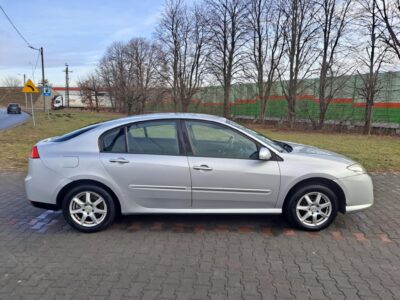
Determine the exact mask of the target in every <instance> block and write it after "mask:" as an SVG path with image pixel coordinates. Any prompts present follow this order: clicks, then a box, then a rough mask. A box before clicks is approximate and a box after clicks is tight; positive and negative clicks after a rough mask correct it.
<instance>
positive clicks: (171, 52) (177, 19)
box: [156, 0, 206, 111]
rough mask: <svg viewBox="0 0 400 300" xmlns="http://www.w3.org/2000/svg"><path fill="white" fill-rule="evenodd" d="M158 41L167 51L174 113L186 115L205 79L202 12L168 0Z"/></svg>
mask: <svg viewBox="0 0 400 300" xmlns="http://www.w3.org/2000/svg"><path fill="white" fill-rule="evenodd" d="M156 36H157V39H158V40H159V42H160V45H161V46H162V48H163V51H164V54H165V56H164V59H165V68H164V69H163V71H164V73H163V75H164V79H165V81H166V82H167V83H168V84H169V86H170V87H171V89H172V100H173V102H174V104H175V109H177V108H178V105H179V106H180V108H181V109H182V111H187V110H188V108H189V104H190V102H191V100H192V97H193V95H194V94H195V93H196V92H197V91H198V88H199V87H200V85H201V83H202V80H203V75H204V67H205V64H204V60H205V59H206V54H205V52H204V45H205V42H206V30H205V20H204V15H203V11H202V9H201V8H200V6H198V5H194V6H192V7H188V6H187V5H186V4H185V3H184V2H183V0H168V1H167V3H166V7H165V11H164V13H163V16H162V19H161V22H160V23H159V26H158V28H157V33H156Z"/></svg>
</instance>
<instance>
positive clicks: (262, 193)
mask: <svg viewBox="0 0 400 300" xmlns="http://www.w3.org/2000/svg"><path fill="white" fill-rule="evenodd" d="M184 129H186V133H185V134H186V135H187V137H186V138H187V139H188V142H189V144H190V148H191V152H192V153H191V154H190V155H189V156H188V160H189V167H190V173H191V178H192V203H193V208H208V209H210V208H220V209H221V208H225V209H230V208H274V207H275V204H276V200H277V196H278V192H279V185H280V171H279V166H278V162H277V161H273V160H270V161H262V160H259V159H258V149H259V146H258V144H257V143H256V142H255V141H253V140H252V139H250V138H249V137H247V136H245V135H243V134H242V133H240V132H238V131H237V130H235V129H232V128H230V127H228V126H226V125H222V124H219V123H214V122H205V121H197V120H186V121H185V126H184Z"/></svg>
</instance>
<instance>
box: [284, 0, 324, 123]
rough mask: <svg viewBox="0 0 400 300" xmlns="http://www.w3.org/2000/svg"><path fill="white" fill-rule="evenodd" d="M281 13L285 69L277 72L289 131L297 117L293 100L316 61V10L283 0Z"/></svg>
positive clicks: (306, 1) (303, 1)
mask: <svg viewBox="0 0 400 300" xmlns="http://www.w3.org/2000/svg"><path fill="white" fill-rule="evenodd" d="M280 9H281V10H282V12H283V15H284V24H285V27H284V28H285V30H284V37H285V44H286V50H285V59H286V62H287V66H286V68H285V69H284V70H279V76H280V82H281V85H282V90H283V94H284V96H285V99H286V101H287V103H288V123H289V127H290V128H292V127H293V125H294V121H295V117H296V97H297V95H298V93H299V92H300V88H301V87H302V84H303V82H304V79H306V78H307V77H308V76H310V75H311V72H310V71H311V69H312V67H313V66H314V63H315V60H316V58H317V55H316V53H317V52H316V49H315V46H314V44H315V43H314V42H315V41H316V36H317V32H318V26H317V23H316V13H317V6H316V3H315V2H314V1H312V0H285V1H282V3H281V6H280ZM287 69H289V70H287Z"/></svg>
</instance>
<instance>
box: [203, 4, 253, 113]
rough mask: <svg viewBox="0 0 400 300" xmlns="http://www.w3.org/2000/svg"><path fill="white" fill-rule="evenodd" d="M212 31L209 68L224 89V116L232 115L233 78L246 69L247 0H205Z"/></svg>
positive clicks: (210, 34)
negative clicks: (244, 53) (230, 101)
mask: <svg viewBox="0 0 400 300" xmlns="http://www.w3.org/2000/svg"><path fill="white" fill-rule="evenodd" d="M205 4H206V6H207V23H208V33H209V37H210V40H209V48H210V59H209V71H210V72H211V74H212V75H213V76H215V78H216V79H217V81H218V82H219V83H220V84H221V86H222V87H223V90H224V116H225V117H229V115H230V105H229V100H230V95H231V86H232V83H233V81H234V80H235V79H236V78H237V77H238V75H239V74H240V73H243V69H244V63H243V60H242V58H243V50H244V49H243V45H244V43H245V41H246V29H247V26H246V24H245V20H246V14H247V12H248V10H247V9H246V4H247V3H246V1H244V0H205Z"/></svg>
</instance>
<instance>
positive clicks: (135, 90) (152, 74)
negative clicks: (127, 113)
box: [126, 38, 160, 114]
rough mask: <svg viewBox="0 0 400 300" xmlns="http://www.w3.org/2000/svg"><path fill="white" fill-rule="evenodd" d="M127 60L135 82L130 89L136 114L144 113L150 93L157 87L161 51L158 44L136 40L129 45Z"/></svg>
mask: <svg viewBox="0 0 400 300" xmlns="http://www.w3.org/2000/svg"><path fill="white" fill-rule="evenodd" d="M126 48H127V59H128V60H129V61H130V62H131V67H132V72H133V76H132V77H133V80H132V82H131V84H132V86H131V87H130V92H131V99H132V105H133V106H134V112H135V113H137V114H140V113H143V111H144V109H145V104H146V100H148V97H149V91H150V89H151V88H154V87H155V86H156V80H157V74H158V72H157V70H158V62H159V58H160V55H159V54H160V51H159V48H158V46H157V45H156V44H154V43H151V42H148V41H147V40H145V39H143V38H134V39H132V40H131V41H130V42H129V43H128V44H127V45H126Z"/></svg>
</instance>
